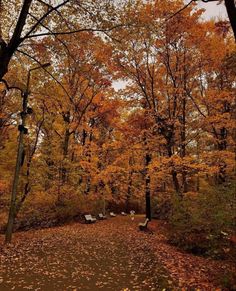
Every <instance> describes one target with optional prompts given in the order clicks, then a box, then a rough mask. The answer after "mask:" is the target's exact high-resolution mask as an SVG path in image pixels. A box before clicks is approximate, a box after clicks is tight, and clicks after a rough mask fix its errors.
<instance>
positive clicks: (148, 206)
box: [145, 153, 152, 220]
mask: <svg viewBox="0 0 236 291" xmlns="http://www.w3.org/2000/svg"><path fill="white" fill-rule="evenodd" d="M150 162H151V155H149V154H148V153H147V154H146V156H145V163H146V169H145V197H146V218H148V219H149V220H151V218H152V214H151V189H150V183H151V177H150V175H149V171H148V166H149V164H150Z"/></svg>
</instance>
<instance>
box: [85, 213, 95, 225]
mask: <svg viewBox="0 0 236 291" xmlns="http://www.w3.org/2000/svg"><path fill="white" fill-rule="evenodd" d="M84 218H85V222H86V223H93V222H96V220H97V219H96V218H95V217H92V215H91V214H85V215H84Z"/></svg>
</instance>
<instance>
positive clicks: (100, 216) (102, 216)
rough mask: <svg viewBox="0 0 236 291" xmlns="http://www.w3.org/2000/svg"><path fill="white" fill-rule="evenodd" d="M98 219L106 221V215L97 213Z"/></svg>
mask: <svg viewBox="0 0 236 291" xmlns="http://www.w3.org/2000/svg"><path fill="white" fill-rule="evenodd" d="M98 218H99V219H106V218H107V217H106V215H103V213H99V214H98Z"/></svg>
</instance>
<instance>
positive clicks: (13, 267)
mask: <svg viewBox="0 0 236 291" xmlns="http://www.w3.org/2000/svg"><path fill="white" fill-rule="evenodd" d="M143 220H144V218H143V217H141V216H137V217H135V220H134V221H131V219H130V217H128V216H127V217H121V216H119V217H116V218H109V219H108V220H105V221H98V222H96V223H95V224H89V225H87V224H80V223H73V224H70V225H65V226H61V227H55V228H50V229H42V230H31V231H28V232H19V233H16V234H14V239H13V243H12V244H11V245H8V246H4V244H3V241H4V237H3V236H2V235H1V236H0V290H1V291H8V290H16V291H18V290H19V291H20V290H27V289H28V290H45V291H51V290H52V291H53V290H55V291H56V290H57V291H63V290H71V291H75V290H90V291H93V290H104V291H106V290H113V291H116V290H117V291H119V290H126V291H128V290H140V291H141V290H145V291H148V290H197V289H199V290H227V288H225V289H224V288H222V286H221V283H220V281H219V277H220V278H222V279H223V276H224V274H225V275H226V276H227V272H228V271H231V272H233V271H236V269H235V267H234V266H233V265H231V264H229V263H226V262H223V261H214V260H211V259H206V258H203V257H197V256H194V255H192V254H188V253H184V252H182V251H180V250H178V249H177V248H175V247H174V246H171V245H169V244H168V242H167V238H166V235H165V227H164V225H163V222H161V221H155V220H153V221H152V222H151V223H150V229H151V230H152V231H153V233H151V232H141V231H139V230H138V227H137V225H138V223H139V222H141V221H143Z"/></svg>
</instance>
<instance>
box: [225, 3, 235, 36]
mask: <svg viewBox="0 0 236 291" xmlns="http://www.w3.org/2000/svg"><path fill="white" fill-rule="evenodd" d="M225 6H226V10H227V13H228V17H229V21H230V24H231V27H232V29H233V33H234V38H235V41H236V6H235V1H234V0H225Z"/></svg>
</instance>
